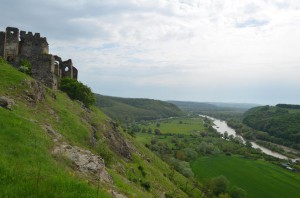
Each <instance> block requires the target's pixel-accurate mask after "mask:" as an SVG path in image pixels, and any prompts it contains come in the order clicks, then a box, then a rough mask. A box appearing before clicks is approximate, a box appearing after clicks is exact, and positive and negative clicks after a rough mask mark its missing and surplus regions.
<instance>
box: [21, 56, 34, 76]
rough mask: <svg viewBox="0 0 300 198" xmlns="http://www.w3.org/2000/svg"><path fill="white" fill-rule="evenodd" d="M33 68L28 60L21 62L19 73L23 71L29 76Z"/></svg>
mask: <svg viewBox="0 0 300 198" xmlns="http://www.w3.org/2000/svg"><path fill="white" fill-rule="evenodd" d="M31 68H32V65H31V63H30V62H29V61H28V60H27V59H23V60H21V62H20V67H19V71H21V72H23V73H25V74H27V75H31Z"/></svg>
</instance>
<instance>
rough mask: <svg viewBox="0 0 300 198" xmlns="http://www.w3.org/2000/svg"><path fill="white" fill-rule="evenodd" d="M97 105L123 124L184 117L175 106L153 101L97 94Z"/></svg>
mask: <svg viewBox="0 0 300 198" xmlns="http://www.w3.org/2000/svg"><path fill="white" fill-rule="evenodd" d="M96 100H97V105H98V106H99V107H100V108H101V110H102V111H103V112H104V113H106V114H107V115H108V116H109V117H111V118H113V119H114V120H117V121H119V122H121V123H130V122H135V121H141V120H154V119H160V118H168V117H176V116H182V115H184V113H183V112H182V111H181V110H180V109H179V108H178V107H176V106H175V105H174V104H171V103H167V102H163V101H160V100H152V99H138V98H119V97H111V96H103V95H99V94H96Z"/></svg>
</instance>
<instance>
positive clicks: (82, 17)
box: [0, 0, 300, 105]
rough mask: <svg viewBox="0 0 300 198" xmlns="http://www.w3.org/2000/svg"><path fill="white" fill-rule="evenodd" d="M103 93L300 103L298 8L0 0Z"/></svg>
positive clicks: (296, 4) (187, 0)
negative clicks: (70, 60) (71, 61)
mask: <svg viewBox="0 0 300 198" xmlns="http://www.w3.org/2000/svg"><path fill="white" fill-rule="evenodd" d="M0 2H1V6H2V12H1V18H0V31H5V28H6V27H7V26H10V27H17V28H19V29H20V30H25V31H32V32H39V33H40V34H41V36H43V37H47V41H48V43H49V48H50V53H51V54H58V55H61V57H62V59H64V60H66V59H69V58H71V59H72V60H73V63H74V66H75V67H77V68H78V70H79V80H80V81H81V82H83V83H84V84H87V85H88V86H90V87H91V88H92V90H93V92H95V93H99V94H102V95H110V96H118V97H130V98H152V99H160V100H177V101H196V102H203V101H212V102H230V103H255V104H270V105H274V104H278V103H291V104H300V78H299V74H300V56H299V52H300V37H299V35H300V1H295V0H270V1H265V0H251V1H250V0H245V1H239V0H228V1H214V0H211V1H207V0H101V1H98V0H74V1H72V2H66V1H58V0H47V1H46V0H28V1H16V0H9V1H8V0H0Z"/></svg>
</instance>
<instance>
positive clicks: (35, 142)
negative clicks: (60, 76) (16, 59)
mask: <svg viewBox="0 0 300 198" xmlns="http://www.w3.org/2000/svg"><path fill="white" fill-rule="evenodd" d="M0 98H1V99H0V105H1V107H0V150H1V152H0V189H1V190H0V197H122V198H123V197H164V195H166V196H169V197H170V196H174V195H176V196H178V197H201V195H200V191H199V190H197V189H194V185H193V182H191V181H190V180H188V179H187V178H185V177H183V176H182V175H180V174H179V173H177V172H176V171H174V170H172V169H171V168H170V167H169V166H168V165H167V164H166V163H164V162H163V161H161V160H160V159H159V158H158V157H157V156H156V155H154V154H153V153H151V152H150V151H149V150H148V149H146V148H145V147H144V146H143V145H142V144H140V143H138V142H136V141H135V140H134V139H133V138H131V137H130V136H129V135H127V134H126V133H123V132H122V131H121V129H120V128H119V127H118V126H117V124H116V123H115V122H113V121H112V120H110V119H109V118H108V117H107V116H106V115H105V114H104V113H103V112H101V111H100V110H99V109H98V108H96V107H91V108H90V109H86V108H85V107H83V105H82V104H81V103H80V102H77V101H72V100H70V99H69V98H68V97H67V96H66V94H64V93H62V92H60V91H57V90H50V89H48V88H47V87H45V86H43V85H42V84H40V83H39V82H37V81H35V80H34V79H32V78H30V77H29V76H27V75H25V74H23V73H21V72H19V71H17V70H16V69H14V68H13V67H12V66H10V65H8V64H6V63H5V62H4V61H3V60H2V59H0ZM191 189H194V190H193V191H192V192H190V191H191Z"/></svg>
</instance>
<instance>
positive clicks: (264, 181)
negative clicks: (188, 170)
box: [191, 155, 300, 198]
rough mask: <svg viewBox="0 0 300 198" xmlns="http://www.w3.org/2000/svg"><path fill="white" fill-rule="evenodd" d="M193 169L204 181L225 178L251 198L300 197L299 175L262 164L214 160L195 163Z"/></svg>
mask: <svg viewBox="0 0 300 198" xmlns="http://www.w3.org/2000/svg"><path fill="white" fill-rule="evenodd" d="M191 167H192V170H193V172H194V173H195V176H196V177H198V178H199V179H201V180H206V179H209V178H212V177H217V176H219V175H224V176H225V177H227V178H228V179H229V181H230V182H231V184H232V185H238V186H240V187H241V188H243V189H245V190H246V191H247V197H248V198H265V197H272V198H276V197H278V198H282V197H286V198H293V197H299V196H300V186H299V183H300V175H299V174H297V173H294V172H291V171H287V170H285V169H284V168H282V167H279V166H276V165H273V164H270V163H267V162H265V161H262V160H250V159H244V158H241V157H238V156H223V155H222V156H210V157H202V158H199V159H197V160H195V161H193V162H191Z"/></svg>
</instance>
